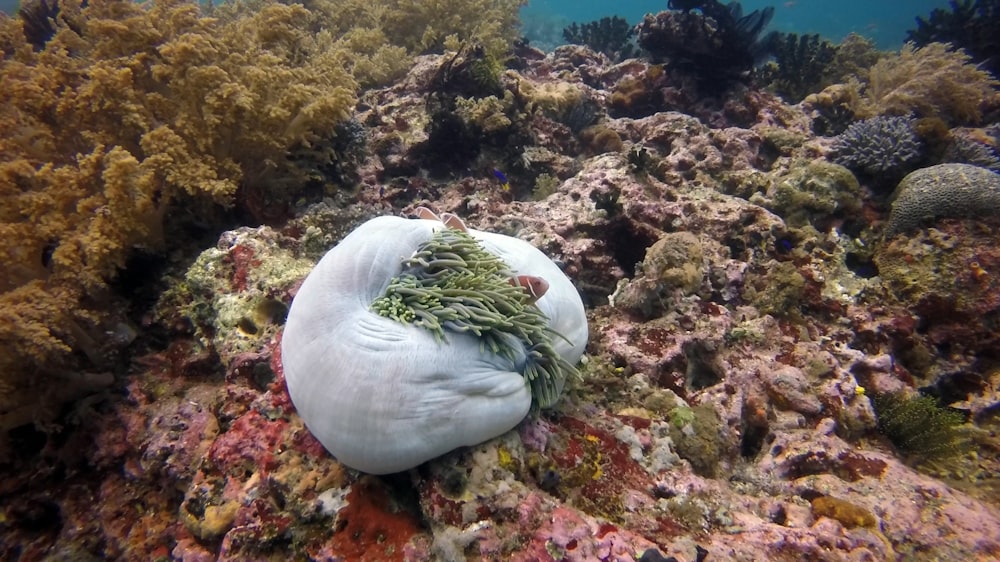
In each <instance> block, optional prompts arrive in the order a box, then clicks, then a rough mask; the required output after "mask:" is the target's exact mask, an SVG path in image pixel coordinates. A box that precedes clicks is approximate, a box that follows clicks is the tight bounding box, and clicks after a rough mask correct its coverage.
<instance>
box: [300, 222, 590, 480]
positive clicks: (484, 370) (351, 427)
mask: <svg viewBox="0 0 1000 562" xmlns="http://www.w3.org/2000/svg"><path fill="white" fill-rule="evenodd" d="M447 228H448V227H446V226H445V225H444V224H443V223H441V222H439V221H437V220H407V219H402V218H398V217H379V218H376V219H372V220H371V221H368V222H366V223H365V224H363V225H361V226H360V227H359V228H358V229H356V230H355V231H354V232H352V233H351V234H349V235H348V236H347V237H346V238H344V240H343V241H342V242H341V243H340V244H338V245H337V246H336V247H335V248H334V249H332V250H330V252H328V253H327V254H326V255H325V256H324V257H323V259H322V260H320V262H319V263H318V264H317V265H316V267H315V268H314V269H313V271H312V272H311V273H310V274H309V276H308V277H307V278H306V280H305V281H304V282H303V284H302V287H301V288H300V289H299V292H298V294H297V295H296V297H295V300H294V301H293V302H292V307H291V309H290V311H289V314H288V321H287V323H286V326H285V331H284V335H283V339H282V363H283V368H284V372H285V380H286V383H287V385H288V391H289V394H290V395H291V398H292V402H293V403H294V404H295V408H296V409H297V410H298V412H299V414H300V415H301V416H302V419H303V420H304V421H305V424H306V426H307V427H308V428H309V430H310V431H311V432H312V433H313V435H315V436H316V438H317V439H319V441H320V442H321V443H323V445H324V446H325V447H326V448H327V450H329V451H330V452H331V453H332V454H333V455H334V456H335V457H337V459H338V460H339V461H341V462H342V463H344V464H345V465H347V466H349V467H352V468H355V469H358V470H361V471H363V472H368V473H372V474H386V473H392V472H399V471H402V470H406V469H409V468H412V467H415V466H417V465H419V464H421V463H423V462H425V461H427V460H430V459H432V458H434V457H437V456H440V455H442V454H444V453H447V452H448V451H450V450H452V449H455V448H457V447H460V446H467V445H475V444H477V443H481V442H483V441H486V440H488V439H491V438H493V437H495V436H497V435H500V434H502V433H504V432H506V431H508V430H510V429H512V428H513V427H514V426H515V425H517V424H518V423H519V422H520V421H521V420H522V419H523V418H524V417H525V415H527V413H528V412H529V410H530V409H531V407H532V404H533V402H534V403H535V404H536V405H537V406H543V407H544V406H548V405H551V403H553V402H554V401H555V400H556V398H558V395H559V393H560V392H561V391H562V387H563V382H564V379H565V376H567V374H569V373H568V372H567V366H568V365H572V364H574V363H576V362H577V361H578V360H579V358H580V356H581V355H582V354H583V349H584V347H585V345H586V342H587V321H586V316H585V313H584V309H583V303H582V301H581V300H580V297H579V295H578V293H577V291H576V288H575V287H574V286H573V284H572V283H571V282H570V280H569V279H568V278H566V276H565V275H564V274H563V273H562V271H561V270H560V269H559V268H558V266H556V265H555V264H554V263H553V262H552V261H551V260H549V259H548V258H547V257H546V256H545V255H544V254H542V253H541V252H540V251H538V250H537V249H536V248H534V247H533V246H531V245H530V244H528V243H527V242H524V241H522V240H518V239H516V238H511V237H508V236H502V235H499V234H492V233H487V232H479V231H475V230H468V231H467V233H466V232H462V233H461V234H456V235H455V236H441V235H440V234H439V233H440V232H442V231H443V230H445V229H447ZM466 238H468V240H467V239H466ZM469 240H473V241H475V243H477V244H478V246H479V248H478V251H479V252H481V254H480V253H476V252H477V249H476V248H471V249H470V247H469V245H468V243H469ZM444 245H449V248H448V251H444V250H442V247H443V246H444ZM455 250H458V251H457V252H456V251H455ZM466 251H467V253H465V256H464V257H463V256H462V255H459V254H461V253H463V252H466ZM452 254H454V255H452ZM470 256H472V257H474V259H473V260H472V261H476V260H479V261H481V262H483V263H479V261H477V262H476V263H470V262H469V261H465V258H470ZM456 258H457V259H456ZM494 260H495V262H496V263H494ZM463 261H464V262H465V263H464V264H463ZM432 264H433V265H432ZM496 264H500V265H499V266H497V265H496ZM504 266H505V267H504ZM455 270H457V271H455ZM493 274H496V275H499V276H503V279H504V286H505V287H506V288H512V289H516V290H518V291H521V292H524V291H525V288H523V287H522V286H520V285H521V282H520V280H522V279H531V280H534V279H543V280H544V281H545V282H546V283H547V290H546V291H545V292H544V294H543V295H541V297H540V298H538V300H537V302H534V303H532V302H531V300H532V297H526V298H524V299H520V300H518V299H514V300H510V299H509V298H508V297H509V296H510V295H509V291H506V292H505V291H500V292H505V293H507V296H503V295H500V296H499V298H498V295H496V294H494V293H493V291H496V290H498V289H499V285H498V284H497V283H496V279H495V278H491V276H492V275H493ZM449 276H450V279H448V280H445V281H442V282H441V283H433V282H432V281H430V280H433V279H438V278H444V277H449ZM490 279H492V281H491V280H490ZM484 283H485V284H484ZM407 295H417V300H416V301H407V300H406V298H404V297H406V296H407ZM453 297H454V298H456V299H467V300H466V301H462V302H463V303H464V307H452V309H451V312H449V311H442V310H441V308H442V307H443V306H445V305H449V303H451V302H454V301H449V300H448V299H451V298H453ZM417 301H421V302H419V303H418V302H417ZM490 306H493V307H494V308H493V309H491V308H490ZM536 307H537V310H535V308H536ZM455 311H458V312H455ZM494 313H498V314H499V316H498V315H497V314H494ZM456 314H466V316H464V317H459V316H456ZM571 369H572V367H569V370H571Z"/></svg>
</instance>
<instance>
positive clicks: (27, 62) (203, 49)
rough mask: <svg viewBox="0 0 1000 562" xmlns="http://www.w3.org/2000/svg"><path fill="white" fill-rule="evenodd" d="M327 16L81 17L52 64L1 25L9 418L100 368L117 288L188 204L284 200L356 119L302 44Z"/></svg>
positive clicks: (140, 10)
mask: <svg viewBox="0 0 1000 562" xmlns="http://www.w3.org/2000/svg"><path fill="white" fill-rule="evenodd" d="M316 17H317V16H316V15H315V14H313V13H312V12H309V11H308V10H306V9H305V8H303V7H302V6H296V5H283V4H276V3H274V4H268V5H266V6H263V7H262V8H261V9H260V10H259V11H257V12H255V13H253V14H250V15H247V16H241V17H238V18H232V19H226V20H223V19H216V18H208V17H205V16H203V15H202V14H201V12H200V9H199V8H198V6H197V4H194V3H190V2H182V1H180V0H156V1H154V2H151V3H149V4H145V5H140V4H136V3H133V2H130V1H127V0H90V1H89V2H88V3H87V4H86V5H81V3H80V2H79V1H75V0H67V1H64V2H62V3H61V4H60V15H59V18H58V19H57V20H56V21H55V34H54V36H53V37H52V38H51V39H49V40H48V42H47V43H44V45H43V47H42V48H41V49H40V50H37V49H35V48H33V46H32V45H31V44H30V43H29V42H28V40H27V38H26V37H25V36H24V34H23V32H22V28H21V22H20V21H19V20H17V19H13V18H4V19H3V20H0V41H2V44H0V51H2V53H3V54H4V57H3V59H2V61H0V89H2V91H3V92H4V95H5V100H6V101H5V103H4V104H3V106H2V107H0V197H2V201H3V205H2V206H0V237H2V242H0V291H2V292H0V311H2V312H0V315H2V317H0V347H2V348H3V349H4V353H3V354H2V355H0V373H2V377H0V378H3V379H4V381H3V382H4V384H3V388H4V396H0V419H2V416H3V414H4V413H5V412H7V411H10V408H11V407H12V402H23V399H22V398H17V399H16V400H14V399H12V396H16V395H17V392H18V391H19V390H23V389H24V388H26V387H27V386H28V384H29V383H32V381H34V379H36V378H37V377H42V378H43V379H44V378H45V376H48V375H46V373H50V374H51V373H55V372H57V371H58V370H59V368H60V366H61V365H70V364H71V362H70V361H69V359H70V357H71V356H70V352H71V351H79V352H82V353H83V354H84V355H86V356H88V357H89V359H90V360H91V361H92V362H96V363H98V366H99V365H100V360H101V357H100V352H99V350H98V349H97V347H96V346H95V344H94V340H95V339H96V338H94V337H92V334H97V333H102V332H103V330H105V328H106V327H105V326H104V325H103V322H105V321H106V320H107V319H108V318H109V317H110V316H111V315H110V314H109V313H108V312H107V311H105V310H104V308H105V307H106V306H107V305H108V303H109V302H111V301H109V300H108V296H107V281H109V280H111V279H113V278H114V277H115V275H116V273H117V271H118V270H119V269H120V268H121V267H122V266H123V265H124V264H125V260H126V259H127V258H128V256H129V254H130V253H131V252H132V251H133V249H135V248H137V247H145V248H151V249H159V248H162V246H163V237H162V227H163V221H164V214H165V212H166V211H167V210H168V209H169V208H170V207H171V204H172V203H173V202H175V201H177V200H178V199H180V198H183V199H185V200H187V201H189V202H192V203H193V205H194V207H195V208H197V206H198V205H201V206H203V207H207V206H209V205H214V204H221V205H231V204H233V203H234V200H235V198H236V197H237V195H238V194H240V193H243V191H242V190H243V189H244V188H246V187H247V186H252V187H253V188H254V189H257V190H267V189H275V188H277V186H279V185H280V182H277V181H274V179H273V178H276V177H277V176H280V175H281V174H282V173H285V172H287V171H288V164H287V161H286V159H285V153H286V152H287V151H288V149H289V148H291V147H293V146H295V145H298V144H307V143H311V142H315V141H318V140H320V139H323V138H327V137H329V135H330V133H331V130H332V129H333V127H334V126H335V125H336V124H337V123H339V122H341V121H343V120H345V119H346V118H347V117H348V116H349V115H350V111H351V109H352V107H353V104H354V101H355V95H356V89H357V85H356V83H355V81H354V79H353V78H352V76H351V75H350V73H349V71H348V68H347V65H346V64H345V60H346V59H347V58H348V56H347V55H346V54H345V53H344V52H342V51H337V50H334V49H328V47H329V46H330V45H331V44H332V43H333V41H332V39H330V38H324V37H322V36H317V35H315V34H310V33H308V32H307V31H305V30H307V29H308V28H309V26H310V25H311V24H313V23H314V21H315V19H316ZM0 429H3V428H0Z"/></svg>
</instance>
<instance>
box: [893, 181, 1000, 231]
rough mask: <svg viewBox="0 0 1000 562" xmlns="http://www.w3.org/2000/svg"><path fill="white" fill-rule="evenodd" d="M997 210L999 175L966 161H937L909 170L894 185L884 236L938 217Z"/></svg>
mask: <svg viewBox="0 0 1000 562" xmlns="http://www.w3.org/2000/svg"><path fill="white" fill-rule="evenodd" d="M998 214H1000V175H998V174H995V173H993V172H991V171H989V170H987V169H985V168H980V167H978V166H972V165H970V164H939V165H937V166H931V167H929V168H921V169H919V170H917V171H915V172H912V173H910V174H909V175H907V176H906V177H905V178H903V181H901V182H899V186H898V187H897V188H896V193H895V197H894V201H893V203H892V212H891V213H890V215H889V223H888V225H887V226H886V230H885V236H886V239H888V238H890V237H892V236H894V235H896V234H900V233H903V232H906V231H909V230H913V229H916V228H918V227H919V226H920V225H921V224H922V223H924V222H926V221H928V220H933V219H938V218H946V217H950V218H975V217H984V216H989V215H998Z"/></svg>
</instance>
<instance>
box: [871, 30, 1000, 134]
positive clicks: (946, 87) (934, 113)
mask: <svg viewBox="0 0 1000 562" xmlns="http://www.w3.org/2000/svg"><path fill="white" fill-rule="evenodd" d="M998 84H1000V82H997V79H996V78H994V77H993V76H991V75H990V74H989V73H988V72H986V71H985V70H981V69H980V68H978V67H977V66H976V65H975V64H973V63H972V61H971V59H970V58H969V55H967V54H965V53H963V52H962V51H959V50H953V49H952V48H951V47H949V46H948V45H946V44H943V43H929V44H927V45H924V46H923V47H916V46H915V45H913V44H912V43H907V44H906V45H904V46H903V48H902V49H900V50H899V54H897V55H893V56H890V57H886V58H883V59H881V60H879V61H878V62H877V63H875V65H874V66H872V67H871V70H870V71H869V72H868V76H867V84H866V88H865V92H864V106H865V107H864V108H863V109H862V114H868V115H914V116H916V117H939V118H941V119H943V120H944V121H945V122H947V123H948V124H949V125H951V126H956V125H965V124H972V125H975V124H977V123H979V121H980V119H981V118H982V115H983V111H984V109H987V108H991V107H996V106H997V104H998V101H997V97H998V91H997V85H998Z"/></svg>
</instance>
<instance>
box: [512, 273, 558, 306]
mask: <svg viewBox="0 0 1000 562" xmlns="http://www.w3.org/2000/svg"><path fill="white" fill-rule="evenodd" d="M510 284H511V285H513V286H515V287H521V288H523V289H524V290H525V291H527V292H528V302H530V303H535V302H537V301H538V299H540V298H542V295H544V294H545V293H546V291H548V290H549V282H548V281H546V280H545V279H542V278H541V277H535V276H534V275H518V276H517V277H511V279H510Z"/></svg>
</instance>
